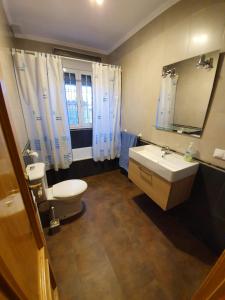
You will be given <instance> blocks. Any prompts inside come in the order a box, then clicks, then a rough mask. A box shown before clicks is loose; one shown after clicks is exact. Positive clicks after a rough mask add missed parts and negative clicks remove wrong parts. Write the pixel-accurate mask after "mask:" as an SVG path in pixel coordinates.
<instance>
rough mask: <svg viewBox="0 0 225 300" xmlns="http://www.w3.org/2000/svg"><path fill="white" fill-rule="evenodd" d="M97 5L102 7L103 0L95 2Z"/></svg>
mask: <svg viewBox="0 0 225 300" xmlns="http://www.w3.org/2000/svg"><path fill="white" fill-rule="evenodd" d="M95 1H96V3H97V4H98V5H102V4H103V2H104V0H95Z"/></svg>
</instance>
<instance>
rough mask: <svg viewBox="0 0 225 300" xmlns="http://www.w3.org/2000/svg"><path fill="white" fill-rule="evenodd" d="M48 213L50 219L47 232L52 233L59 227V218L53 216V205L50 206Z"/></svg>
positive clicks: (57, 230)
mask: <svg viewBox="0 0 225 300" xmlns="http://www.w3.org/2000/svg"><path fill="white" fill-rule="evenodd" d="M50 215H51V220H50V227H49V234H50V235H53V234H55V233H57V232H59V229H60V221H59V218H56V217H55V207H54V206H51V208H50Z"/></svg>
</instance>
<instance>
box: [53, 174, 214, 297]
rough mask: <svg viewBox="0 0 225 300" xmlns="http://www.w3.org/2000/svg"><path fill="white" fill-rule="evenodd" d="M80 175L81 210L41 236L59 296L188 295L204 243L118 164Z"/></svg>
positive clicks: (198, 278) (199, 274)
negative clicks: (82, 190)
mask: <svg viewBox="0 0 225 300" xmlns="http://www.w3.org/2000/svg"><path fill="white" fill-rule="evenodd" d="M85 180H86V181H87V182H88V190H87V192H86V194H85V195H84V199H83V200H84V202H85V204H86V212H85V213H84V214H83V215H82V216H81V217H80V218H79V219H76V220H74V221H72V222H70V223H67V224H65V225H62V226H61V230H60V232H59V233H57V234H56V235H54V236H47V244H48V248H49V252H50V256H51V258H52V262H53V267H54V271H55V274H56V279H57V283H58V286H59V290H60V297H61V299H63V300H64V299H65V300H67V299H68V300H70V299H75V300H95V299H98V300H100V299H102V300H127V299H129V300H145V299H146V300H151V299H152V300H154V299H156V300H161V299H162V300H164V299H165V300H187V299H190V297H191V295H192V294H193V292H194V291H195V290H196V288H197V287H198V286H199V285H200V283H201V282H202V280H203V279H204V277H205V276H206V274H207V273H208V271H209V270H210V267H211V266H212V264H213V262H214V261H215V257H214V256H213V255H212V253H211V252H210V251H209V250H208V248H207V247H206V246H205V245H204V244H202V243H201V242H200V241H199V240H197V239H196V238H195V237H194V236H193V235H192V234H191V233H189V232H188V231H187V229H186V228H184V227H183V226H181V225H180V224H179V223H178V222H177V220H176V219H175V218H174V217H173V216H172V215H170V213H167V212H163V211H162V210H161V209H160V208H159V207H158V206H157V205H155V204H154V202H152V201H151V200H150V199H149V198H148V197H147V196H146V195H144V194H143V193H142V192H141V191H140V190H139V189H138V188H137V187H136V186H135V185H134V184H133V183H132V182H130V181H129V180H128V179H127V178H126V177H125V176H124V175H122V174H121V173H120V172H119V170H118V171H113V172H108V173H104V174H101V175H97V176H92V177H88V178H86V179H85Z"/></svg>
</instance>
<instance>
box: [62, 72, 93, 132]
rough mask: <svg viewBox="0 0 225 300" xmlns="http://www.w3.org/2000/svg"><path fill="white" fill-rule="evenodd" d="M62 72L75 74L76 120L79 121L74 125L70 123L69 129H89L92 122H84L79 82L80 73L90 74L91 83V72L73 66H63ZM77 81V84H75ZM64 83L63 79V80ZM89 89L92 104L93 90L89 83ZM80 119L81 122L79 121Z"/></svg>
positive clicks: (80, 84)
mask: <svg viewBox="0 0 225 300" xmlns="http://www.w3.org/2000/svg"><path fill="white" fill-rule="evenodd" d="M63 73H72V74H75V79H76V94H77V106H78V120H79V123H78V125H76V126H73V125H70V124H69V127H70V130H79V129H90V128H92V123H85V124H84V121H83V119H84V117H83V109H82V106H83V105H82V102H83V101H84V100H83V97H82V83H81V75H90V76H91V83H92V75H93V74H92V72H91V71H86V70H79V69H74V68H64V67H63ZM77 83H78V84H77ZM64 85H65V81H64ZM91 91H92V104H93V90H92V85H91ZM66 106H67V99H66ZM80 120H81V122H80ZM92 120H93V105H92Z"/></svg>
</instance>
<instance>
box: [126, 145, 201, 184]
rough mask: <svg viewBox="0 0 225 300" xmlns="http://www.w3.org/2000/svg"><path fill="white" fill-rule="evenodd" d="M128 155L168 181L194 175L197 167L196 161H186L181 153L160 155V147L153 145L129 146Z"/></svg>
mask: <svg viewBox="0 0 225 300" xmlns="http://www.w3.org/2000/svg"><path fill="white" fill-rule="evenodd" d="M129 157H130V158H132V159H134V160H136V161H137V162H139V163H140V164H141V165H143V166H144V167H146V168H147V169H149V170H151V171H152V172H154V173H156V174H158V175H159V176H161V177H163V178H164V179H166V180H167V181H169V182H175V181H178V180H181V179H184V178H185V177H188V176H191V175H194V174H196V173H197V171H198V167H199V163H198V162H196V161H193V162H187V161H185V160H184V158H183V156H182V155H179V154H177V153H174V152H171V153H169V154H166V155H165V156H164V157H162V151H161V148H160V147H158V146H155V145H146V146H140V147H133V148H130V149H129Z"/></svg>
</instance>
